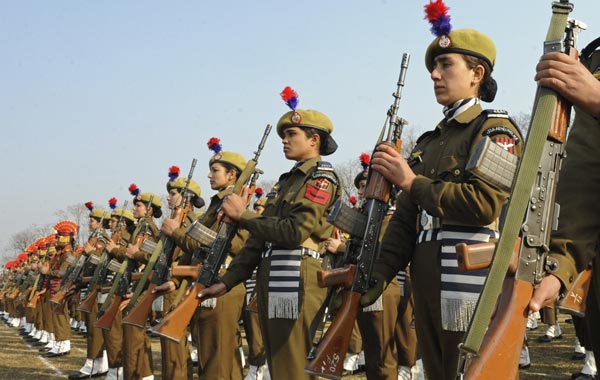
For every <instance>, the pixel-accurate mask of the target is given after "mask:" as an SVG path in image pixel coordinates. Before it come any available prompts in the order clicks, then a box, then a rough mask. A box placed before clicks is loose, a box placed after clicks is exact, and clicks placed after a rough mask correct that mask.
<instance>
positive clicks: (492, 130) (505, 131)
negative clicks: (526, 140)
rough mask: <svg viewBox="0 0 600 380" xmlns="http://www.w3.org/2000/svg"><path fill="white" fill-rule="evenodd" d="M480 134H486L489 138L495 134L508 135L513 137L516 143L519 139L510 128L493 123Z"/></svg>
mask: <svg viewBox="0 0 600 380" xmlns="http://www.w3.org/2000/svg"><path fill="white" fill-rule="evenodd" d="M481 135H482V136H487V137H489V138H492V137H494V136H497V135H506V136H509V137H510V138H511V139H514V141H515V143H516V144H518V143H519V141H520V139H519V136H518V135H517V134H516V133H515V132H513V131H512V130H511V129H510V128H508V127H505V126H502V125H495V126H492V127H489V128H487V129H486V130H485V131H483V133H482V134H481Z"/></svg>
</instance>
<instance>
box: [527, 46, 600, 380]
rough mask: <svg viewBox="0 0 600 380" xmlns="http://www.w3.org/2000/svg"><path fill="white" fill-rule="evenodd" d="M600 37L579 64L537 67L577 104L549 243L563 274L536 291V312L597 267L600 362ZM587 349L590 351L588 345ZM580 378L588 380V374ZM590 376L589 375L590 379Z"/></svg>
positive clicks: (564, 60) (593, 316) (546, 61)
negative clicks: (582, 273) (556, 219)
mask: <svg viewBox="0 0 600 380" xmlns="http://www.w3.org/2000/svg"><path fill="white" fill-rule="evenodd" d="M599 46H600V38H598V39H596V40H594V41H593V42H592V43H590V44H589V45H588V46H587V47H586V48H584V49H583V50H582V51H581V54H580V57H581V58H580V59H581V61H580V62H579V61H577V60H575V59H573V58H570V57H569V56H567V55H565V54H562V53H548V54H545V55H544V56H542V58H541V60H540V63H538V65H537V75H536V78H535V79H536V80H537V81H538V85H540V86H546V87H550V88H552V89H554V90H556V91H558V92H559V93H560V94H561V95H562V96H564V97H565V98H566V99H567V100H568V101H570V102H571V103H572V104H573V105H574V106H575V112H576V116H575V120H574V121H573V127H572V128H571V131H570V133H569V138H568V139H567V143H566V147H565V149H566V152H567V156H566V157H565V159H564V160H563V163H562V168H561V171H560V178H559V182H558V188H557V193H556V202H557V203H558V204H560V206H561V208H560V210H561V213H560V219H559V223H558V230H556V231H554V232H553V233H552V236H551V240H550V256H551V257H553V258H554V259H556V260H557V261H558V263H559V266H558V270H557V271H556V272H554V273H553V274H551V275H548V276H546V277H545V278H544V280H543V281H542V283H541V284H540V286H539V288H537V289H536V290H535V293H534V296H533V298H532V300H531V303H530V309H531V311H534V312H535V311H539V310H540V308H541V307H542V306H543V305H544V303H546V304H547V303H548V302H552V301H553V300H555V299H556V297H557V296H558V293H559V291H560V290H561V286H562V288H563V290H564V289H568V288H569V287H570V286H571V285H572V283H573V280H574V279H575V277H576V275H577V272H579V271H582V270H584V269H586V268H590V267H591V268H592V280H591V283H590V288H589V293H588V295H587V304H586V311H585V314H586V315H585V320H586V327H587V329H588V333H589V335H590V338H591V340H592V342H591V343H592V344H591V346H592V347H593V350H594V356H595V357H596V360H598V359H599V358H600V323H599V321H600V254H599V252H598V231H600V217H599V215H600V203H599V202H598V200H597V198H596V197H597V196H598V192H599V191H600V171H599V170H598V167H599V166H600V150H599V146H600V50H598V47H599ZM586 348H587V347H586ZM581 378H584V377H583V376H582V377H581ZM588 378H589V377H588Z"/></svg>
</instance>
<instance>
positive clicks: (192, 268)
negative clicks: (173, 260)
mask: <svg viewBox="0 0 600 380" xmlns="http://www.w3.org/2000/svg"><path fill="white" fill-rule="evenodd" d="M200 272H202V264H198V265H176V266H174V267H173V269H171V275H172V276H173V277H186V278H193V279H196V278H198V276H199V275H200Z"/></svg>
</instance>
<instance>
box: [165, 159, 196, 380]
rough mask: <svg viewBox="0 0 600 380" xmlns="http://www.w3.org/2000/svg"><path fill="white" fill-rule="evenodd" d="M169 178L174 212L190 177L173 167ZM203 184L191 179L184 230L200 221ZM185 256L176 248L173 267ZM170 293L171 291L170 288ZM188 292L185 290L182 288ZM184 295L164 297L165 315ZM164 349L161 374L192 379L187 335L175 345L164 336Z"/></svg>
mask: <svg viewBox="0 0 600 380" xmlns="http://www.w3.org/2000/svg"><path fill="white" fill-rule="evenodd" d="M169 176H170V178H171V180H170V181H169V182H167V192H168V195H167V202H168V203H169V208H170V209H175V208H176V207H180V206H181V205H182V204H183V202H182V201H183V194H182V192H183V189H185V188H186V183H187V177H179V168H177V167H176V166H172V167H171V168H170V170H169ZM201 193H202V192H201V189H200V185H198V183H197V182H196V181H194V180H193V179H190V182H189V185H188V187H187V193H186V196H187V197H189V205H190V211H189V212H188V214H187V215H186V217H185V219H184V220H183V223H182V225H181V227H182V228H186V229H187V228H188V227H189V226H190V224H192V223H193V221H194V220H195V219H196V218H195V214H194V213H193V209H194V207H198V208H200V207H202V206H203V205H204V200H203V199H202V198H201V196H200V195H201ZM183 254H184V252H183V250H182V249H181V248H179V247H177V246H176V247H175V249H174V250H173V258H172V260H173V265H177V262H178V261H179V259H180V258H181V257H182V255H183ZM169 290H170V289H169ZM182 291H183V292H184V291H185V288H183V289H182ZM182 295H183V293H181V292H169V293H166V294H164V295H163V303H162V312H163V314H166V313H167V312H168V311H169V310H170V309H171V306H174V303H177V302H179V301H180V300H181V296H182ZM160 347H161V366H162V367H161V368H162V371H161V374H162V376H163V377H165V378H168V379H172V380H187V379H191V378H192V369H193V368H192V367H193V363H192V359H191V357H190V349H189V346H188V339H187V335H186V336H184V337H183V338H181V341H180V342H179V343H175V342H173V341H171V340H170V339H166V338H164V337H161V338H160Z"/></svg>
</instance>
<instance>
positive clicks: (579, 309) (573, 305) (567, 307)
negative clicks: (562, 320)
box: [557, 268, 592, 318]
mask: <svg viewBox="0 0 600 380" xmlns="http://www.w3.org/2000/svg"><path fill="white" fill-rule="evenodd" d="M591 282H592V269H591V268H588V269H585V270H584V271H582V272H580V273H579V274H578V275H577V278H575V281H573V284H572V285H571V287H570V288H569V290H568V291H567V294H565V297H564V298H563V299H561V300H560V301H559V303H558V306H557V307H558V310H560V311H561V312H562V313H565V314H570V315H575V316H577V317H581V318H583V317H585V303H586V297H587V294H588V292H589V289H590V283H591Z"/></svg>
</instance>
